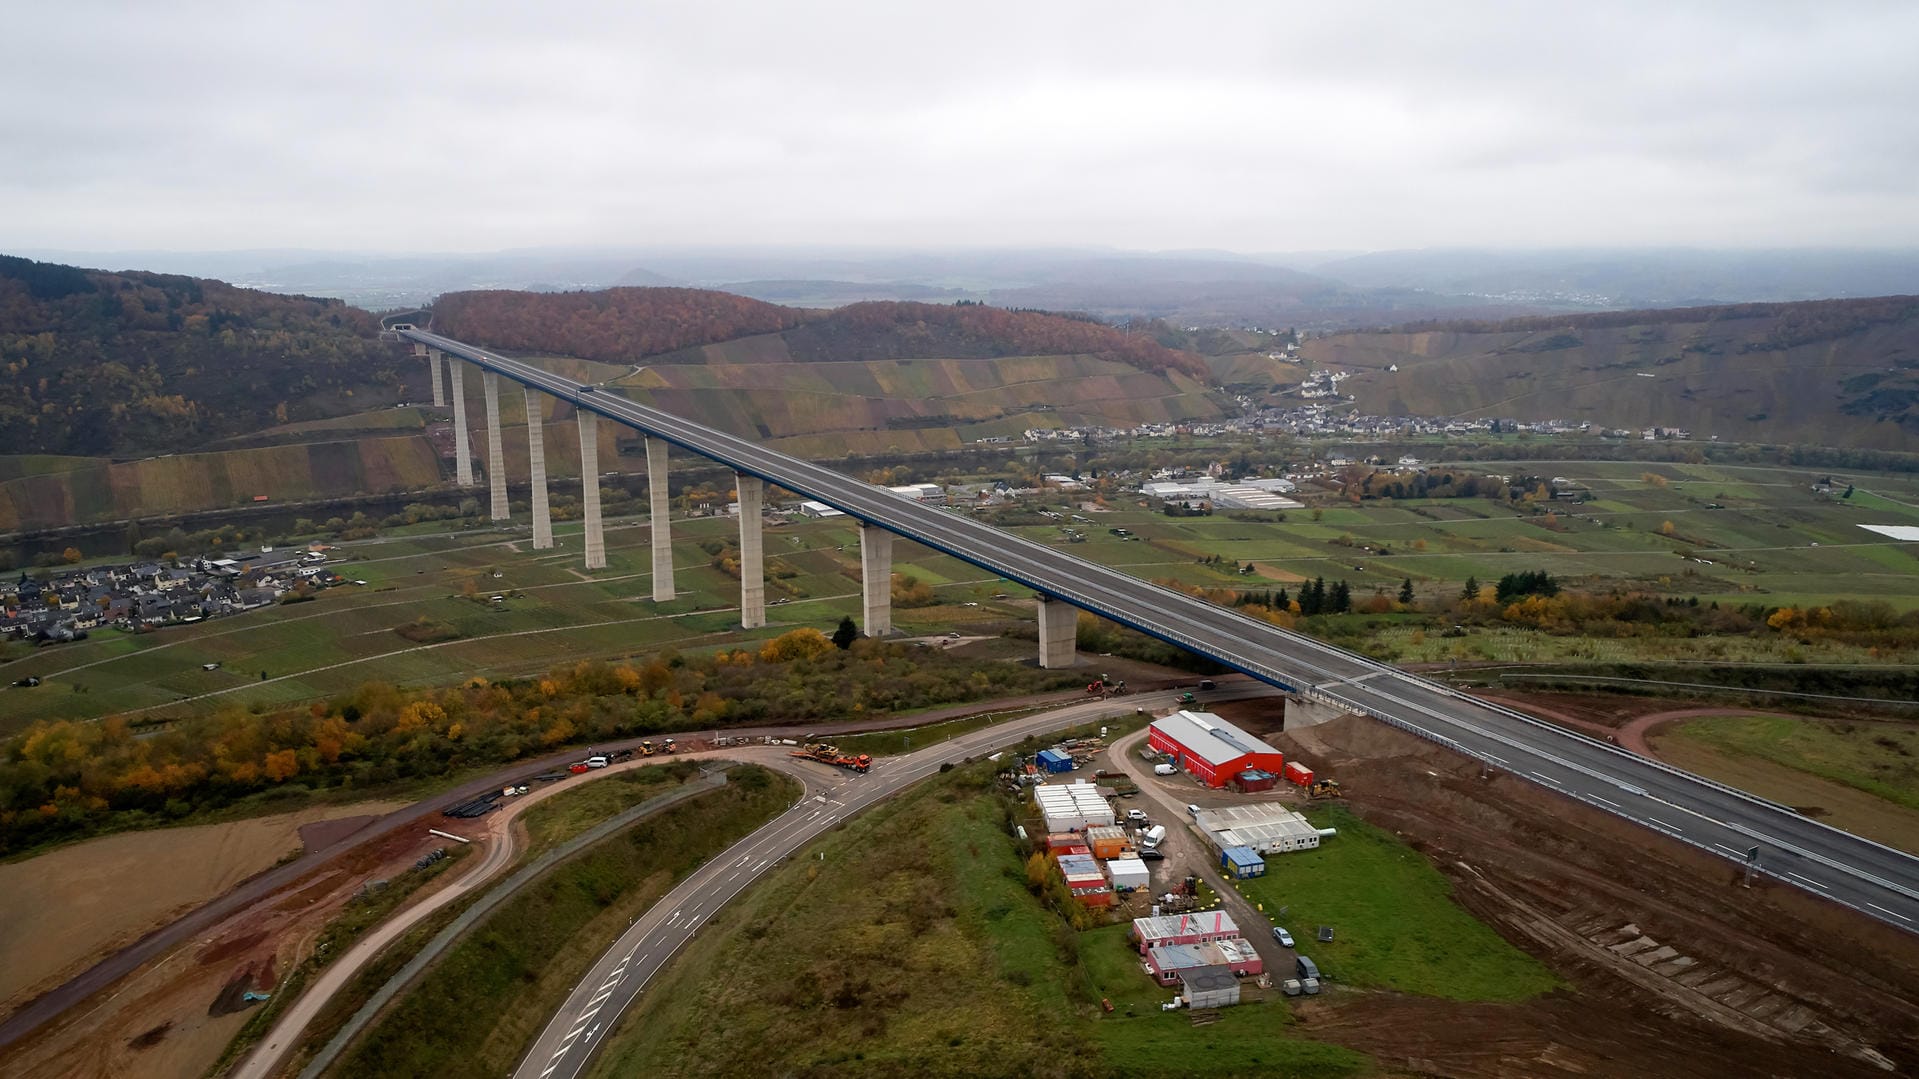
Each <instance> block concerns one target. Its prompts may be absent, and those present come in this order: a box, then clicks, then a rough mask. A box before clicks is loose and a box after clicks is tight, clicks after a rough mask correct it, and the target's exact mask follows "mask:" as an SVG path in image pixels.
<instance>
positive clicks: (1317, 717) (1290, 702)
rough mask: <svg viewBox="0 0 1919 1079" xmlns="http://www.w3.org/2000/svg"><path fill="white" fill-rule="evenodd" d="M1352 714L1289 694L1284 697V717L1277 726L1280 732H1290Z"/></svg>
mask: <svg viewBox="0 0 1919 1079" xmlns="http://www.w3.org/2000/svg"><path fill="white" fill-rule="evenodd" d="M1353 714H1355V713H1352V712H1348V711H1346V710H1345V709H1343V708H1335V707H1333V706H1332V705H1330V704H1323V703H1321V702H1319V701H1309V700H1307V699H1306V698H1304V697H1295V696H1293V695H1292V694H1290V693H1289V694H1287V695H1286V713H1285V717H1284V718H1283V719H1281V720H1280V724H1279V725H1280V728H1281V729H1282V730H1289V731H1290V730H1293V729H1295V728H1298V727H1314V726H1318V725H1319V724H1321V723H1324V722H1326V721H1327V720H1332V719H1338V718H1339V717H1340V716H1350V715H1353Z"/></svg>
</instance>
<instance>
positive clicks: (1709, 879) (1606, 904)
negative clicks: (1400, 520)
mask: <svg viewBox="0 0 1919 1079" xmlns="http://www.w3.org/2000/svg"><path fill="white" fill-rule="evenodd" d="M1550 706H1551V705H1549V707H1550ZM1214 710H1215V711H1218V712H1220V713H1222V714H1224V715H1226V716H1227V717H1228V718H1230V719H1232V720H1234V721H1235V722H1238V723H1240V724H1241V725H1243V726H1245V727H1247V728H1248V729H1250V730H1253V731H1254V732H1255V733H1263V734H1266V735H1267V736H1268V737H1269V739H1270V740H1271V741H1272V742H1273V744H1274V745H1276V746H1277V747H1279V748H1280V749H1281V750H1283V751H1285V752H1286V753H1287V755H1288V759H1299V760H1302V761H1303V762H1304V763H1306V764H1307V765H1309V766H1311V767H1313V768H1314V769H1315V771H1316V772H1317V773H1318V774H1320V775H1323V776H1328V777H1331V778H1334V779H1337V780H1339V781H1341V783H1343V784H1344V785H1345V787H1346V789H1347V792H1348V798H1347V804H1348V806H1349V808H1351V809H1352V810H1353V811H1354V812H1355V813H1357V814H1359V815H1360V816H1361V817H1363V818H1364V819H1366V820H1367V821H1369V822H1371V823H1372V824H1375V825H1377V826H1380V827H1383V828H1386V829H1389V830H1391V831H1393V832H1395V833H1397V834H1399V835H1400V836H1401V837H1402V838H1404V839H1405V840H1406V841H1407V842H1409V843H1410V844H1412V846H1413V847H1414V848H1415V849H1416V850H1419V851H1420V852H1422V853H1423V854H1425V855H1426V856H1427V857H1428V858H1430V859H1431V860H1432V861H1433V863H1434V864H1435V865H1436V866H1438V867H1439V869H1440V870H1441V872H1443V873H1445V874H1446V875H1447V876H1448V877H1449V878H1450V879H1451V880H1452V881H1453V887H1454V899H1455V900H1456V901H1457V902H1458V903H1460V904H1461V905H1462V906H1463V907H1465V908H1466V909H1467V910H1469V911H1471V912H1472V913H1473V914H1474V915H1475V916H1477V917H1479V918H1480V919H1481V920H1483V921H1485V922H1487V923H1488V924H1490V925H1492V926H1493V927H1494V928H1495V929H1497V930H1498V931H1499V932H1500V933H1501V935H1503V936H1505V937H1506V938H1507V939H1508V940H1510V941H1512V942H1513V943H1514V945H1515V946H1517V947H1520V948H1522V949H1524V950H1526V951H1527V952H1529V953H1531V954H1533V955H1535V956H1538V957H1539V958H1540V959H1541V960H1542V961H1543V962H1545V963H1547V964H1548V965H1549V966H1550V967H1552V969H1553V970H1554V971H1555V972H1557V973H1558V974H1559V975H1560V976H1561V977H1562V978H1564V979H1566V980H1567V982H1568V983H1570V988H1569V989H1567V990H1563V991H1560V992H1556V993H1553V994H1549V995H1547V996H1545V997H1541V998H1536V999H1534V1000H1531V1001H1525V1002H1521V1003H1517V1004H1471V1003H1457V1002H1448V1001H1443V1000H1435V999H1429V998H1422V997H1412V996H1407V995H1404V994H1398V993H1387V992H1340V993H1335V994H1328V995H1325V996H1322V997H1320V998H1319V999H1317V1000H1315V1001H1312V1002H1307V1003H1302V1004H1300V1005H1299V1006H1298V1008H1297V1011H1296V1014H1297V1015H1298V1017H1299V1018H1300V1021H1301V1033H1303V1034H1305V1035H1308V1036H1311V1037H1315V1038H1321V1039H1325V1040H1330V1041H1335V1042H1339V1043H1342V1044H1346V1045H1350V1046H1352V1047H1354V1048H1356V1049H1360V1050H1363V1051H1365V1052H1368V1053H1372V1054H1374V1055H1375V1056H1376V1057H1378V1059H1379V1060H1380V1061H1381V1063H1382V1065H1384V1066H1385V1067H1386V1068H1387V1069H1388V1070H1401V1071H1407V1072H1413V1073H1417V1074H1422V1075H1439V1076H1460V1077H1481V1076H1488V1077H1489V1076H1509V1075H1527V1076H1553V1075H1660V1076H1668V1075H1676V1076H1697V1077H1699V1079H1723V1077H1724V1076H1727V1075H1808V1076H1815V1075H1816V1076H1832V1075H1851V1074H1859V1075H1885V1074H1888V1067H1887V1066H1888V1065H1890V1066H1891V1068H1892V1069H1895V1070H1896V1071H1899V1072H1908V1073H1909V1072H1913V1071H1919V1024H1915V1023H1914V1022H1913V1019H1912V1017H1913V1016H1914V1015H1919V936H1915V935H1913V934H1910V933H1905V932H1901V931H1900V930H1897V929H1893V928H1891V927H1889V926H1886V925H1884V924H1881V923H1879V922H1875V921H1872V920H1870V919H1867V918H1864V917H1861V916H1859V915H1857V914H1854V913H1853V912H1851V911H1849V910H1846V909H1844V908H1841V907H1837V906H1834V905H1832V904H1830V903H1827V902H1825V901H1823V900H1820V899H1817V898H1814V897H1812V896H1810V895H1807V894H1806V893H1804V892H1802V891H1799V890H1797V889H1793V888H1786V887H1781V886H1779V885H1776V884H1774V883H1772V882H1769V881H1765V880H1763V879H1762V880H1761V881H1760V882H1759V883H1758V884H1756V885H1755V886H1754V887H1753V888H1751V889H1747V888H1745V887H1742V885H1741V878H1740V874H1739V872H1738V870H1737V869H1736V867H1734V866H1733V865H1732V864H1731V863H1729V862H1725V861H1721V860H1719V859H1716V858H1714V857H1712V856H1710V855H1707V854H1704V853H1702V852H1699V851H1695V850H1693V849H1692V848H1690V847H1687V846H1685V845H1683V844H1679V843H1676V842H1673V841H1672V840H1670V839H1667V838H1665V837H1663V836H1661V835H1659V834H1657V833H1655V832H1652V831H1649V830H1647V829H1644V828H1641V827H1638V826H1636V825H1633V824H1630V823H1628V822H1626V821H1622V820H1619V819H1618V818H1615V817H1612V816H1611V815H1609V814H1606V813H1603V812H1600V811H1598V810H1596V809H1593V808H1591V807H1588V806H1585V805H1583V804H1581V803H1579V802H1575V801H1573V800H1571V799H1568V798H1566V797H1564V796H1562V795H1558V794H1555V793H1553V792H1551V791H1548V790H1546V789H1544V788H1542V787H1540V786H1538V785H1536V784H1532V783H1528V782H1526V781H1524V780H1520V779H1518V778H1516V777H1514V776H1510V775H1506V774H1504V773H1502V772H1499V771H1497V770H1493V771H1491V772H1488V773H1482V770H1481V768H1480V766H1479V765H1478V763H1477V762H1473V761H1469V760H1467V759H1465V758H1463V757H1460V756H1458V755H1456V754H1454V753H1451V752H1450V751H1447V750H1444V749H1441V748H1440V747H1438V746H1436V745H1433V744H1431V743H1428V742H1425V741H1423V740H1420V739H1418V738H1415V737H1413V736H1411V735H1408V734H1405V733H1403V732H1400V731H1397V730H1394V729H1392V728H1390V727H1387V726H1385V725H1383V724H1380V723H1376V722H1373V721H1371V720H1368V719H1364V718H1360V717H1346V718H1342V719H1337V720H1334V721H1332V722H1329V723H1325V724H1321V725H1319V726H1315V727H1309V728H1304V729H1301V730H1299V731H1296V732H1286V731H1283V730H1282V729H1281V725H1282V717H1281V713H1280V710H1279V709H1277V708H1274V707H1272V706H1271V705H1265V704H1260V703H1253V702H1248V703H1243V704H1222V705H1219V706H1217V707H1215V708H1214ZM1580 718H1588V719H1590V718H1595V717H1588V716H1582V717H1580ZM1630 718H1633V717H1631V716H1626V717H1619V718H1618V719H1616V720H1615V722H1614V723H1613V724H1612V725H1613V726H1615V727H1616V726H1617V725H1619V724H1621V723H1623V722H1625V721H1626V720H1627V719H1630ZM1482 776H1483V778H1482Z"/></svg>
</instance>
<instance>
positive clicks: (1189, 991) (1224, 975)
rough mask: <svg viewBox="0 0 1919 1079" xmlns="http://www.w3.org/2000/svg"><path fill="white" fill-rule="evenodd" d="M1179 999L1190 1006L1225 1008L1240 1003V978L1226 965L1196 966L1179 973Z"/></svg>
mask: <svg viewBox="0 0 1919 1079" xmlns="http://www.w3.org/2000/svg"><path fill="white" fill-rule="evenodd" d="M1179 999H1180V1001H1181V1002H1182V1003H1184V1004H1185V1005H1186V1006H1187V1007H1188V1008H1225V1007H1228V1006H1230V1005H1234V1004H1238V1003H1239V979H1238V978H1235V977H1233V972H1232V971H1230V970H1227V969H1226V968H1225V967H1196V968H1194V969H1193V970H1183V971H1180V974H1179Z"/></svg>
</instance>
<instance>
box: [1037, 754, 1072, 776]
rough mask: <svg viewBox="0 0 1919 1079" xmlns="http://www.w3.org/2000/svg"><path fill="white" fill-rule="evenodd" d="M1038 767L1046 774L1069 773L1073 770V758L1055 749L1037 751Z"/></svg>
mask: <svg viewBox="0 0 1919 1079" xmlns="http://www.w3.org/2000/svg"><path fill="white" fill-rule="evenodd" d="M1039 766H1040V768H1041V770H1043V771H1047V772H1070V771H1072V770H1073V758H1072V757H1071V756H1069V755H1067V754H1065V753H1061V752H1060V751H1059V750H1057V749H1042V750H1040V751H1039Z"/></svg>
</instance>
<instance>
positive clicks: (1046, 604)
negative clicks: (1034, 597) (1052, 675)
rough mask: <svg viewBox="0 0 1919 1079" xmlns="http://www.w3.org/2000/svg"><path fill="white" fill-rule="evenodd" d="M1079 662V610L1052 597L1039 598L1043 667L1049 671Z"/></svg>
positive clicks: (1040, 644) (1040, 656)
mask: <svg viewBox="0 0 1919 1079" xmlns="http://www.w3.org/2000/svg"><path fill="white" fill-rule="evenodd" d="M1078 662H1079V608H1077V607H1075V606H1073V605H1072V604H1070V603H1067V602H1066V601H1064V600H1057V599H1053V598H1052V597H1050V596H1041V597H1040V598H1039V665H1040V666H1041V667H1044V668H1046V669H1047V670H1053V669H1055V668H1058V667H1071V666H1072V665H1074V664H1075V663H1078Z"/></svg>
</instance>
